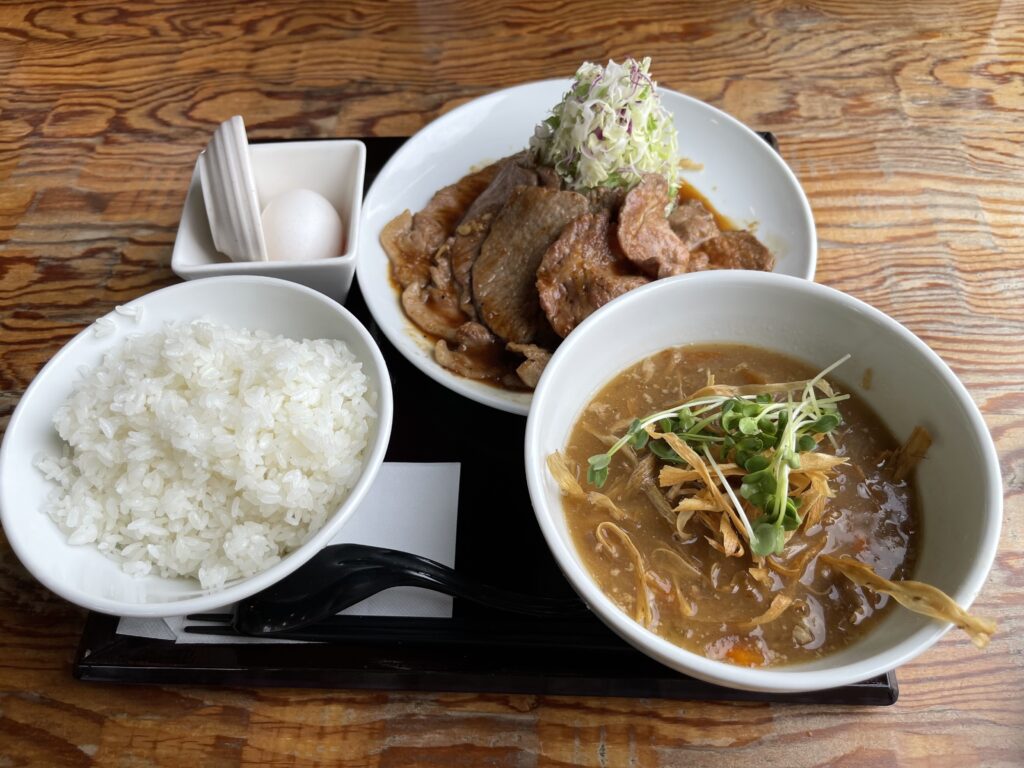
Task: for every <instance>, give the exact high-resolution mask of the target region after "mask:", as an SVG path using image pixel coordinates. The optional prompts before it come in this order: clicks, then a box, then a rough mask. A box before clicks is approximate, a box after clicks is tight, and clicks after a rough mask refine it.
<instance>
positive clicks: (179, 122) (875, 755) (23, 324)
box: [0, 0, 1024, 768]
mask: <svg viewBox="0 0 1024 768" xmlns="http://www.w3.org/2000/svg"><path fill="white" fill-rule="evenodd" d="M1022 20H1024V7H1022V5H1021V3H1019V2H1002V3H1000V2H989V1H988V0H968V1H966V2H957V3H948V4H943V3H937V2H933V3H915V2H882V1H879V2H865V1H864V0H832V1H829V2H803V3H792V4H791V3H783V2H759V3H752V4H751V3H746V2H711V3H701V4H699V5H698V4H693V5H689V4H682V3H664V4H661V5H654V4H651V5H643V4H639V3H627V2H623V1H622V0H607V1H606V0H602V1H601V2H587V3H579V4H573V3H569V2H538V3H536V4H530V3H526V2H520V3H514V4H504V3H501V2H497V1H496V0H467V1H466V2H460V3H450V4H447V3H432V2H415V3H400V2H393V3H392V2H372V3H326V2H299V1H298V0H296V1H295V2H291V3H278V4H275V3H268V2H259V3H229V2H221V1H217V2H203V3H192V4H188V3H181V4H174V3H166V2H144V1H143V0H121V2H119V3H112V2H109V1H107V0H101V1H99V2H93V1H86V2H74V3H67V4H61V3H14V2H9V1H7V0H4V2H2V3H0V342H2V346H0V419H2V420H0V425H5V424H6V422H7V418H8V417H9V415H10V412H11V411H12V409H13V408H14V406H15V404H16V403H17V401H18V398H19V397H20V395H21V393H22V392H23V391H24V389H25V387H26V386H27V385H28V383H29V382H30V381H31V380H32V377H33V376H34V375H35V374H36V372H37V371H38V370H39V369H40V367H41V366H42V365H43V364H44V363H45V362H46V361H47V359H49V357H50V356H51V355H53V354H54V353H55V352H56V351H57V350H58V349H59V348H60V347H61V345H63V344H64V343H65V342H66V341H67V340H68V339H70V338H71V337H72V336H73V335H74V334H75V333H77V332H78V331H79V330H80V329H81V328H83V327H84V326H85V325H86V324H88V323H89V322H91V321H92V320H93V319H95V318H96V317H97V316H99V315H101V314H103V313H105V312H107V311H109V310H110V309H111V308H112V307H113V306H114V305H116V304H119V303H122V302H125V301H127V300H129V299H132V298H134V297H136V296H139V295H141V294H144V293H146V292H148V291H152V290H153V289H155V288H159V287H161V286H164V285H168V284H170V283H173V282H175V281H176V278H175V277H174V276H173V275H172V273H171V271H170V268H169V262H170V253H171V246H172V244H173V241H174V236H175V229H176V225H177V222H178V218H179V215H180V211H181V206H182V201H183V199H184V195H185V189H186V186H187V183H188V180H189V177H190V174H191V173H192V167H193V164H194V162H195V157H196V154H197V153H198V152H199V151H200V150H201V149H202V148H203V146H204V145H205V143H206V142H207V140H208V139H209V136H210V134H211V132H212V131H213V129H214V127H215V126H216V125H217V124H218V123H219V122H220V121H221V120H224V119H226V118H227V117H229V116H231V115H233V114H242V115H244V116H245V119H246V124H247V125H248V128H249V133H250V136H251V137H252V138H254V139H267V138H275V137H288V138H297V137H331V136H351V135H373V134H376V135H405V134H409V133H412V132H414V131H416V130H417V129H419V128H420V127H421V126H423V125H424V124H425V123H427V122H428V121H430V120H432V119H433V118H435V117H437V116H438V115H440V114H443V113H444V112H446V111H448V110H450V109H452V108H453V107H455V106H458V105H459V104H461V103H464V102H466V101H467V100H469V99H472V98H474V97H476V96H479V95H481V94H485V93H487V92H489V91H491V90H493V89H495V88H499V87H502V86H507V85H513V84H515V83H520V82H525V81H529V80H535V79H541V78H549V77H558V76H567V75H569V74H571V73H572V72H573V71H574V70H575V68H576V66H577V65H578V64H579V63H580V62H581V61H582V60H584V59H592V60H601V59H605V58H607V57H615V58H620V57H623V56H626V55H630V54H635V55H650V56H652V57H653V59H654V71H655V74H656V76H657V78H658V80H659V81H660V82H661V83H662V84H664V85H666V86H669V87H671V88H674V89H677V90H680V91H683V92H685V93H688V94H691V95H693V96H696V97H697V98H700V99H704V100H706V101H708V102H710V103H711V104H714V105H716V106H718V107H721V108H723V109H725V110H727V111H729V112H730V113H732V114H733V115H735V116H736V117H738V118H739V119H741V120H743V121H744V122H746V123H747V124H748V125H751V126H754V127H757V128H759V129H764V130H772V131H775V132H776V133H777V134H778V136H779V139H780V141H781V144H782V152H783V155H784V156H785V157H786V159H787V160H788V161H789V163H790V164H791V166H792V167H793V169H794V171H795V172H796V174H797V176H798V177H799V178H800V179H801V181H802V183H803V185H804V188H805V189H806V190H807V194H808V196H809V198H810V201H811V206H812V207H813V209H814V212H815V216H816V219H817V226H818V236H819V239H820V240H819V241H820V260H819V266H818V280H819V281H820V282H823V283H827V284H829V285H832V286H835V287H836V288H840V289H842V290H844V291H847V292H849V293H851V294H853V295H855V296H857V297H859V298H861V299H864V300H866V301H868V302H871V303H872V304H874V305H875V306H877V307H879V308H880V309H882V310H884V311H885V312H888V313H890V314H891V315H893V316H894V317H895V318H897V319H898V320H900V321H901V322H903V323H904V324H906V325H907V326H908V327H909V328H910V329H911V330H913V331H914V332H915V333H917V334H918V335H919V336H921V337H922V338H923V339H924V340H925V341H926V342H928V343H929V344H930V345H931V346H932V348H933V349H935V350H936V351H937V352H938V353H939V354H940V355H942V357H944V358H945V359H946V360H947V361H948V362H949V364H950V365H951V366H952V367H953V369H954V370H955V371H956V372H957V374H958V375H959V376H960V377H961V378H962V379H963V381H964V382H965V384H966V385H967V387H968V388H969V389H970V391H971V393H972V395H973V396H974V398H975V399H976V401H977V403H978V404H979V406H980V407H981V410H982V412H983V413H984V416H985V419H986V421H987V423H988V425H989V428H990V429H991V431H992V434H993V437H994V438H995V440H996V445H997V448H998V451H999V456H1000V460H1001V463H1002V472H1003V478H1004V484H1005V493H1006V497H1005V499H1006V505H1005V521H1004V529H1003V535H1002V541H1001V545H1000V548H999V554H998V559H997V562H996V566H995V569H994V571H993V573H992V577H991V579H990V580H989V583H988V585H987V586H986V588H985V590H984V591H983V593H982V594H981V596H980V598H979V600H978V602H977V603H976V608H977V610H978V612H979V613H982V614H984V615H989V616H993V617H995V618H996V619H998V621H999V623H1000V631H999V634H998V635H997V636H996V638H995V639H994V641H993V642H992V645H991V646H990V648H989V649H988V650H986V651H984V652H979V651H977V650H976V649H974V648H973V647H972V646H971V645H970V643H969V642H968V641H967V639H966V638H965V637H964V636H963V635H962V634H957V633H951V634H949V635H948V636H947V637H946V638H945V639H944V640H942V641H941V642H940V643H939V644H938V645H937V646H936V647H935V648H933V649H931V650H930V651H928V652H927V653H926V654H924V655H923V656H922V657H921V658H920V659H919V660H918V661H916V662H914V663H912V664H909V665H907V666H906V667H904V668H903V669H901V671H900V680H901V684H902V695H901V698H900V701H899V703H898V704H897V705H896V706H894V707H891V708H886V709H881V710H871V711H865V710H861V709H854V708H819V707H809V706H778V705H764V704H754V705H749V704H747V705H737V704H695V703H687V702H670V701H660V700H646V699H644V700H614V699H585V698H559V697H534V696H495V695H488V696H477V695H445V694H437V695H425V694H424V695H413V694H394V693H390V694H389V693H365V692H360V693H351V692H332V691H304V690H257V689H247V688H239V689H198V688H195V689H192V688H175V687H165V688H161V687H150V688H128V687H117V686H109V685H90V684H82V683H77V682H75V681H73V680H72V679H71V676H70V662H71V657H72V653H73V649H74V647H75V644H76V642H77V638H78V635H79V632H80V630H81V626H82V618H83V617H82V613H81V612H79V611H78V610H77V609H74V608H72V607H71V606H69V605H68V604H66V603H64V602H63V601H61V600H60V599H58V598H56V597H54V596H53V595H51V594H49V593H48V592H47V591H46V590H45V589H43V588H42V587H41V586H39V585H38V584H37V583H35V581H34V580H33V579H32V578H31V577H29V576H28V574H27V573H26V572H25V571H24V570H23V568H22V567H21V565H20V564H19V563H18V562H17V561H16V559H15V558H14V556H13V555H12V554H11V552H10V548H9V546H8V545H7V543H6V540H0V766H20V765H46V766H63V765H87V764H91V763H96V764H104V765H119V766H138V765H153V764H160V765H168V766H182V765H202V766H221V765H238V764H260V765H264V764H265V765H273V766H284V765H299V764H317V765H341V766H397V765H413V764H419V765H437V766H463V765H465V766H485V765H487V766H490V765H493V766H532V765H542V766H569V765H585V766H606V765H607V766H612V765H636V766H677V765H687V766H705V765H718V764H723V763H726V761H729V762H731V763H736V764H739V763H740V762H742V763H743V764H745V765H752V766H787V767H788V766H798V765H839V766H861V765H871V766H875V767H876V768H883V766H957V767H959V766H977V765H984V766H1020V765H1024V639H1022V638H1024V387H1022V381H1024V216H1022V210H1024V209H1022V204H1024V149H1022V143H1024V21H1022ZM545 106H547V105H538V107H545ZM684 141H685V137H684ZM967 512H968V513H969V510H968V511H967Z"/></svg>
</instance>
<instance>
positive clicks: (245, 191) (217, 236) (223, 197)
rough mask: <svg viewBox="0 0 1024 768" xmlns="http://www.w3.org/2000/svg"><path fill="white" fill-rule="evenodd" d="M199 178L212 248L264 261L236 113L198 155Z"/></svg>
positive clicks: (253, 184)
mask: <svg viewBox="0 0 1024 768" xmlns="http://www.w3.org/2000/svg"><path fill="white" fill-rule="evenodd" d="M199 178H200V182H201V184H202V188H203V200H204V201H205V202H206V216H207V219H208V220H209V222H210V233H211V234H212V235H213V244H214V247H216V249H217V250H218V251H220V252H221V253H223V254H224V255H225V256H228V257H230V258H231V260H232V261H266V260H267V246H266V244H265V242H264V240H263V226H262V224H261V223H260V201H259V196H258V195H257V193H256V180H255V178H254V177H253V172H252V164H251V162H250V159H249V140H248V139H247V138H246V135H245V123H244V122H243V121H242V118H241V117H240V116H239V115H235V116H234V117H232V118H231V119H230V120H225V121H224V122H223V123H221V124H220V126H218V128H217V130H216V131H214V133H213V138H212V139H210V143H209V145H207V147H206V151H205V152H203V153H202V154H201V155H199Z"/></svg>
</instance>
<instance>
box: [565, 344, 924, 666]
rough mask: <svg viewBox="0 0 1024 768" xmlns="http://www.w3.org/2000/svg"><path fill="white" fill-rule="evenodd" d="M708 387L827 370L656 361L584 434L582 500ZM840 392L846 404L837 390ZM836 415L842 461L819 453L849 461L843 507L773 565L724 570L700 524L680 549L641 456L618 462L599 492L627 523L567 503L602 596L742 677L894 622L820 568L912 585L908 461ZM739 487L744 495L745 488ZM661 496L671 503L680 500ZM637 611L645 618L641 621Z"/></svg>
mask: <svg viewBox="0 0 1024 768" xmlns="http://www.w3.org/2000/svg"><path fill="white" fill-rule="evenodd" d="M709 373H710V374H712V375H713V376H714V379H715V383H717V384H734V385H743V384H760V383H771V382H787V381H799V380H804V379H809V378H811V377H813V376H814V375H815V374H816V373H817V370H815V369H812V368H811V367H809V366H807V365H805V364H804V363H802V362H799V361H797V360H794V359H792V358H789V357H787V356H785V355H781V354H778V353H776V352H771V351H767V350H764V349H759V348H755V347H749V346H741V345H718V344H716V345H695V346H687V347H679V348H674V349H667V350H664V351H662V352H659V353H657V354H655V355H653V356H651V357H649V358H646V359H645V360H643V361H641V362H640V363H638V364H636V365H634V366H632V367H631V368H629V369H627V370H625V371H623V372H622V373H621V374H619V375H618V376H616V377H615V378H614V379H613V380H612V381H611V382H610V383H608V384H607V385H606V386H605V387H604V388H603V389H602V390H601V392H600V393H599V394H598V395H597V396H596V397H595V398H594V399H593V401H592V402H591V403H590V404H589V405H588V406H587V408H586V409H585V410H584V412H583V413H582V415H581V417H580V419H579V420H578V421H577V423H576V425H575V426H574V428H573V431H572V434H571V437H570V440H569V443H568V446H567V448H566V451H565V453H566V458H567V459H568V464H569V467H570V469H571V470H572V471H573V472H574V473H575V474H576V477H577V478H578V479H579V481H580V484H581V485H582V486H583V487H584V489H586V490H593V488H592V487H591V486H590V485H588V484H587V477H586V475H587V472H586V469H587V458H588V457H589V456H592V455H594V454H598V453H603V452H605V451H606V450H607V449H608V446H609V445H610V443H611V442H612V441H613V440H614V439H615V438H617V437H618V436H620V435H622V434H623V433H624V432H625V431H626V430H627V429H628V427H629V424H630V422H632V420H633V419H635V418H643V417H644V416H646V415H648V414H652V413H655V412H657V411H659V410H662V409H666V408H670V407H672V406H674V405H677V404H679V403H682V402H683V401H685V400H686V398H687V397H688V396H689V395H690V394H691V393H692V392H694V391H696V390H698V389H700V388H701V387H703V386H704V385H705V384H706V383H707V381H708V375H709ZM833 385H834V386H835V387H836V390H837V391H840V392H842V391H848V390H846V389H844V388H843V387H842V385H841V384H838V383H836V382H835V381H834V380H833ZM839 410H840V414H841V415H842V417H843V422H842V424H841V425H840V426H839V427H838V428H837V429H836V430H835V431H834V432H833V437H834V438H835V440H836V443H837V447H833V446H832V445H830V444H829V442H828V441H824V442H822V443H821V445H820V446H819V448H818V450H819V451H822V452H826V453H834V454H836V455H838V456H843V457H846V458H848V459H849V462H848V463H847V464H844V465H841V466H839V467H838V468H837V469H836V470H835V472H834V474H833V475H832V476H831V478H830V481H829V484H830V486H831V488H832V492H833V493H834V498H832V499H829V501H828V502H827V504H826V507H825V512H824V514H823V516H822V519H821V521H820V522H819V523H818V524H816V525H814V526H812V527H810V528H809V529H807V530H805V529H804V528H805V527H804V526H801V527H800V528H799V529H797V530H796V531H795V532H794V533H793V534H792V535H791V537H790V538H789V540H788V542H787V544H786V547H785V550H784V551H783V552H782V553H781V554H780V555H773V556H769V557H768V558H765V561H764V562H763V563H758V562H757V561H755V560H754V559H752V557H751V554H750V553H749V551H746V552H745V553H744V554H743V555H742V556H741V557H726V556H725V555H724V554H722V553H721V552H719V551H717V550H716V549H714V548H713V547H712V545H711V544H710V543H709V541H708V539H707V538H706V535H707V534H709V533H710V531H709V530H708V529H707V528H706V527H705V526H704V525H702V524H701V523H699V521H697V520H695V519H691V520H690V521H689V522H688V523H687V526H686V527H685V528H684V530H683V535H680V534H679V533H677V532H676V530H675V529H674V528H673V526H672V525H671V523H670V522H669V521H668V520H667V519H666V518H665V517H664V516H663V515H662V514H661V513H659V512H658V511H657V509H656V508H655V506H654V504H653V503H652V501H651V500H650V497H649V495H648V494H649V493H650V488H649V487H648V491H647V492H646V493H645V492H644V491H643V490H641V489H640V488H639V487H637V484H636V482H635V474H634V470H635V469H636V463H637V455H636V454H634V453H633V452H632V451H630V450H623V451H619V452H618V453H617V454H615V456H614V457H613V458H612V463H611V466H610V474H609V479H608V482H607V483H606V485H605V486H604V487H603V488H602V489H601V492H602V493H604V494H605V495H607V496H608V497H609V498H611V500H612V501H613V502H614V503H615V504H616V505H617V506H618V507H619V508H620V509H621V510H622V511H623V512H625V514H626V517H625V519H622V520H616V519H615V518H614V517H613V516H612V515H611V514H610V513H609V511H607V510H606V509H604V508H602V507H599V506H595V505H594V504H591V503H589V502H588V501H586V500H584V499H575V498H570V497H563V504H564V508H565V514H566V518H567V521H568V524H569V528H570V531H571V533H572V536H573V540H574V542H575V545H576V548H577V551H578V552H579V554H580V556H581V558H582V560H583V561H584V563H585V564H586V567H587V568H588V570H589V571H590V573H591V575H592V576H593V578H594V579H595V581H596V582H597V584H598V585H599V586H600V587H601V589H602V590H603V591H604V592H605V594H607V595H608V596H610V597H611V599H612V600H613V601H614V602H615V603H616V604H617V605H618V606H619V607H620V608H621V609H622V610H623V611H624V612H625V613H627V614H629V615H630V616H633V617H635V618H639V619H640V620H641V621H642V623H645V624H647V626H648V629H650V630H652V631H654V632H656V633H657V634H659V635H661V636H663V637H664V638H666V639H668V640H670V641H671V642H673V643H675V644H677V645H679V646H682V647H683V648H686V649H688V650H691V651H694V652H696V653H700V654H703V655H705V656H707V657H709V658H712V659H718V660H723V661H728V662H731V663H735V664H740V665H745V666H766V665H778V664H789V663H797V662H805V661H811V660H814V659H816V658H819V657H821V656H824V655H826V654H829V653H833V652H835V651H837V650H839V649H841V648H843V647H844V646H846V645H848V644H850V643H851V642H852V641H854V640H855V639H856V638H858V637H860V636H861V635H863V634H864V633H865V632H867V631H868V630H869V629H870V628H871V627H872V626H874V625H875V624H877V623H878V621H879V620H880V619H881V617H882V616H884V615H885V613H886V612H887V610H888V609H889V607H890V606H889V602H890V601H889V599H888V597H886V596H884V595H876V594H874V593H873V592H871V591H869V590H865V589H863V588H861V587H859V586H857V585H855V584H853V583H852V582H851V581H849V580H848V579H846V578H845V577H844V576H842V575H841V574H839V573H836V572H834V571H833V570H832V569H831V568H829V567H828V566H827V565H826V564H824V563H823V562H820V561H819V556H820V555H822V554H826V555H833V556H836V557H840V556H843V555H849V556H851V557H855V558H856V559H858V560H861V561H863V562H865V563H867V564H869V565H870V566H872V568H874V569H875V571H876V572H877V573H878V574H879V575H881V576H884V577H886V578H890V579H904V578H907V577H908V576H909V575H910V572H911V570H912V566H913V559H914V538H915V536H916V535H919V524H918V515H917V511H916V508H915V502H914V492H913V487H912V483H911V482H910V481H899V482H897V481H894V480H893V479H892V478H891V476H890V472H889V470H888V468H887V466H886V462H885V460H886V458H887V457H888V456H890V455H891V454H892V453H893V452H894V451H895V450H897V449H898V448H899V444H898V443H897V441H896V440H895V439H894V437H893V436H892V434H891V433H890V432H889V431H888V429H887V428H886V427H885V425H884V424H883V423H882V422H881V421H880V420H879V418H878V417H877V416H876V415H875V413H874V412H873V411H872V410H871V409H870V408H869V407H868V406H867V405H866V404H865V403H864V402H862V401H859V400H858V399H857V398H856V397H853V398H851V399H849V400H846V401H844V402H842V403H841V404H840V407H839ZM657 466H658V468H660V467H661V466H662V462H660V461H659V462H658V465H657ZM631 475H633V482H630V479H631ZM732 482H734V483H735V485H734V488H738V486H739V479H735V480H733V481H732ZM659 492H660V493H666V494H669V495H670V494H671V491H670V489H659ZM666 498H669V496H668V495H667V496H666ZM674 501H675V500H674V499H670V502H671V503H674ZM606 521H607V522H611V523H614V524H615V525H617V526H618V527H619V528H620V529H621V530H622V532H624V533H625V534H626V535H627V536H628V538H629V540H630V541H631V542H632V543H633V545H635V547H636V549H637V550H638V551H639V554H640V558H641V562H642V566H641V567H642V568H643V569H644V571H645V573H644V575H643V578H642V582H643V587H641V586H640V581H641V580H640V579H638V574H637V569H638V566H637V565H636V562H637V561H636V558H635V557H631V556H630V555H629V553H628V551H627V545H626V544H625V542H623V541H622V540H621V538H613V537H607V536H605V537H604V543H602V541H601V537H599V536H598V533H597V529H598V526H599V525H601V524H602V523H604V522H606ZM606 529H607V526H606ZM743 543H744V547H745V549H746V541H745V540H744V541H743ZM609 544H610V545H611V546H609ZM666 550H667V552H666ZM677 556H678V557H677ZM680 558H682V561H683V562H680ZM687 564H688V565H689V567H687ZM752 569H753V570H752ZM780 593H782V594H784V595H786V596H787V597H789V598H792V600H793V602H792V603H791V604H790V606H789V607H788V608H787V609H786V610H785V611H784V612H783V613H782V615H781V616H779V617H778V618H775V619H773V620H771V621H767V622H764V623H760V624H758V625H756V626H755V625H753V624H752V621H753V620H754V619H756V618H757V617H760V616H762V615H763V614H765V612H766V611H768V609H769V607H770V606H771V605H772V602H773V599H774V598H775V597H776V596H777V595H779V594H780ZM638 601H644V603H645V604H646V606H647V610H645V611H640V610H638V607H639V605H638Z"/></svg>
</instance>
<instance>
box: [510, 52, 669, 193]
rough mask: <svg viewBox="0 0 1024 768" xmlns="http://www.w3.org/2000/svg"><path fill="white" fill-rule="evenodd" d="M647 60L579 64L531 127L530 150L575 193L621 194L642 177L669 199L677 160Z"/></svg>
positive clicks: (665, 115) (667, 119) (649, 63)
mask: <svg viewBox="0 0 1024 768" xmlns="http://www.w3.org/2000/svg"><path fill="white" fill-rule="evenodd" d="M650 65H651V60H650V59H649V58H645V59H643V60H641V61H636V60H635V59H626V60H625V61H624V62H623V63H622V64H616V63H615V62H614V61H609V62H608V66H606V67H601V66H600V65H598V64H592V63H590V62H586V63H584V64H583V65H582V66H581V67H580V68H579V69H578V70H577V71H576V77H575V79H574V80H573V84H572V88H571V89H570V90H569V92H568V93H566V94H565V96H564V97H563V98H562V101H561V103H559V104H558V105H557V106H556V107H555V108H554V109H552V111H551V116H550V117H548V118H547V119H546V120H544V121H543V122H542V123H540V124H539V125H538V126H537V127H536V128H535V129H534V135H533V138H531V139H530V151H531V152H532V153H533V154H534V156H535V157H536V158H537V159H538V160H539V162H540V163H541V164H543V165H550V166H553V167H554V168H555V170H556V171H557V172H558V173H559V175H560V176H561V177H562V178H563V179H564V180H565V182H566V184H567V185H568V186H569V187H570V188H572V189H576V190H580V189H593V188H595V187H622V188H628V187H631V186H632V185H633V184H635V183H636V182H638V181H639V180H640V177H641V176H642V175H643V174H645V173H657V174H661V175H662V176H664V177H665V178H666V179H667V180H668V183H669V187H670V188H671V190H672V191H673V193H674V190H675V189H676V187H677V175H678V169H679V161H678V158H677V157H676V129H675V124H674V123H673V121H672V115H670V114H669V113H668V111H667V110H666V109H665V108H664V107H662V106H661V101H660V99H659V98H658V94H657V93H656V91H655V89H656V87H657V83H655V81H654V80H652V79H651V77H650V73H649V69H650Z"/></svg>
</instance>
